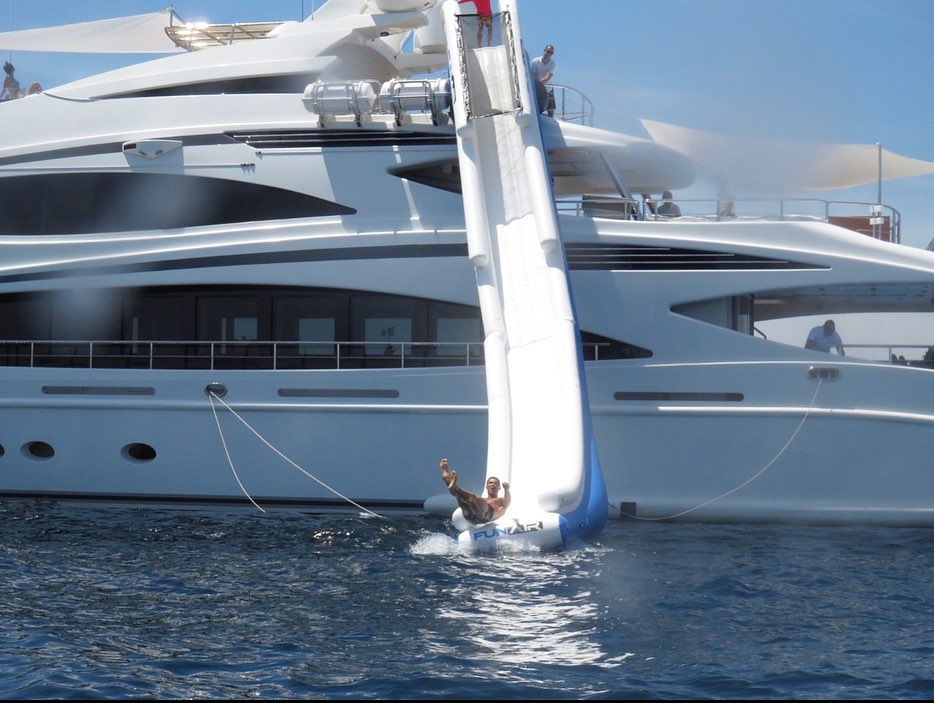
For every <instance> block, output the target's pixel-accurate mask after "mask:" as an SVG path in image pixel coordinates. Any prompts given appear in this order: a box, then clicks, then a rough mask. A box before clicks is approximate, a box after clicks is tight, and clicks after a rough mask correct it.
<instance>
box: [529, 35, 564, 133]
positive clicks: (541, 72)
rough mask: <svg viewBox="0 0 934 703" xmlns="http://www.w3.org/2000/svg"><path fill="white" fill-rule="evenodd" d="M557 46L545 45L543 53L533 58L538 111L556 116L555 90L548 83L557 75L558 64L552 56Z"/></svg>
mask: <svg viewBox="0 0 934 703" xmlns="http://www.w3.org/2000/svg"><path fill="white" fill-rule="evenodd" d="M554 54H555V48H554V47H553V46H552V45H551V44H547V45H546V46H545V49H544V51H542V55H541V56H539V57H536V58H534V59H532V63H531V66H530V68H531V71H532V78H533V79H535V97H536V98H538V111H539V112H547V113H548V116H549V117H554V116H555V91H554V90H553V89H551V88H548V87H547V85H548V83H550V82H551V79H552V78H554V77H555V71H557V70H558V64H556V63H555V60H554V59H553V58H552V57H553V56H554Z"/></svg>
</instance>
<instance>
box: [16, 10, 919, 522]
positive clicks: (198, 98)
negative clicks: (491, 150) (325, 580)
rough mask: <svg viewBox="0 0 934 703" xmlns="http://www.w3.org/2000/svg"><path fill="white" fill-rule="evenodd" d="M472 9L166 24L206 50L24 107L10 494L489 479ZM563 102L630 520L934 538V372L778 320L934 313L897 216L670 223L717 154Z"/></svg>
mask: <svg viewBox="0 0 934 703" xmlns="http://www.w3.org/2000/svg"><path fill="white" fill-rule="evenodd" d="M525 11H526V12H531V11H534V4H530V5H529V6H528V7H526V8H525ZM168 17H169V16H168V15H165V18H166V19H168ZM441 19H442V15H441V13H440V12H439V7H438V6H436V4H435V3H434V2H433V1H432V0H428V1H424V0H421V1H414V0H330V2H328V3H326V4H325V5H324V6H323V7H322V8H320V9H319V10H318V11H317V12H316V13H315V14H314V16H313V18H309V19H308V20H307V21H305V22H286V23H270V24H268V25H226V26H223V27H197V28H194V27H187V26H185V25H184V24H179V23H177V21H173V22H168V21H166V22H165V23H164V24H166V25H169V26H168V29H167V31H166V32H165V33H164V37H163V38H166V37H168V38H171V39H172V40H173V41H174V44H173V46H177V47H178V48H179V49H183V50H184V51H180V52H179V53H178V54H177V55H172V56H169V57H167V58H163V59H159V60H156V61H151V62H147V63H142V64H138V65H134V66H130V67H127V68H123V69H119V70H116V71H111V72H108V73H105V74H101V75H97V76H94V77H91V78H88V79H85V80H80V81H77V82H74V83H70V84H67V85H63V86H61V87H58V88H53V89H47V90H45V91H44V92H41V93H36V94H32V95H28V96H26V97H24V98H22V99H18V100H10V101H7V102H4V103H2V104H0V120H2V122H3V124H4V125H7V126H12V125H15V129H12V128H7V129H5V130H4V133H3V137H2V141H0V389H2V390H0V497H2V498H7V499H13V498H51V499H67V500H78V499H82V500H96V501H117V502H125V503H134V502H135V503H140V504H164V505H170V504H171V505H209V504H215V505H219V504H243V505H249V503H248V502H247V501H248V499H249V500H252V501H254V502H255V504H257V505H259V506H262V507H263V508H264V509H265V508H275V507H280V508H281V507H291V508H301V509H307V510H327V509H344V508H348V507H350V508H352V509H354V510H357V509H360V508H361V507H362V508H366V509H368V510H373V511H376V512H383V511H387V510H392V509H400V510H422V509H425V506H426V505H427V506H429V507H430V506H431V505H432V499H433V498H437V496H438V495H439V494H443V493H444V492H445V491H444V485H443V484H442V482H441V480H440V477H439V475H438V472H437V465H438V460H439V458H440V457H442V456H445V457H449V458H450V461H451V464H452V466H454V467H455V468H457V469H458V470H459V471H460V472H461V481H462V483H463V484H464V485H468V486H469V485H473V486H475V487H477V488H479V486H480V484H481V482H482V477H483V475H484V473H485V471H486V467H485V465H484V464H485V459H486V450H487V424H486V423H487V397H486V393H485V382H484V381H485V370H484V347H483V326H482V322H481V317H480V308H479V301H478V294H477V281H476V279H475V272H474V268H473V266H472V265H471V262H470V260H469V258H468V250H467V243H466V237H465V224H464V209H463V206H462V202H461V196H460V173H459V167H458V158H457V146H456V138H457V137H456V134H455V130H454V126H453V123H452V119H451V115H450V96H451V91H452V90H457V85H456V80H455V81H454V85H453V86H452V81H451V79H450V78H449V77H447V76H446V75H445V74H444V72H445V69H446V67H447V65H448V61H447V53H446V52H447V46H446V44H445V42H444V38H443V37H444V35H443V32H442V31H441V28H440V26H439V25H440V23H441ZM465 21H467V22H469V21H470V20H469V19H467V20H465ZM137 24H139V23H137ZM495 24H496V27H495V37H496V39H495V40H496V41H499V40H500V38H501V36H502V33H503V32H507V33H508V30H509V26H508V18H503V17H502V16H497V17H496V22H495ZM84 29H87V28H84ZM110 29H111V30H112V29H113V27H111V28H110ZM56 32H57V34H56V36H58V37H60V38H63V39H67V38H68V37H69V34H68V33H69V29H68V28H67V27H66V28H61V29H60V30H56ZM14 34H16V33H14ZM22 34H23V35H25V33H22ZM111 34H113V32H111ZM469 34H470V33H469V32H468V33H467V34H465V36H469ZM37 36H38V35H37V34H33V35H29V36H25V37H22V36H12V35H11V36H10V37H7V38H6V39H8V43H7V44H6V45H4V46H2V47H0V48H8V47H9V46H12V44H11V43H10V42H19V41H20V40H22V41H24V42H25V41H27V40H29V41H32V40H34V39H36V37H37ZM72 36H73V35H72ZM2 38H3V37H0V39H2ZM410 45H411V46H414V51H411V52H410V51H404V50H403V49H404V48H405V47H408V46H410ZM13 48H22V44H18V43H17V44H16V45H15V46H14V47H13ZM556 90H558V91H559V98H562V99H561V100H559V101H558V103H559V109H558V112H557V113H556V115H555V118H554V119H552V118H550V117H547V116H544V115H543V116H541V118H540V119H541V126H542V132H543V137H544V142H545V145H546V147H547V150H548V156H549V167H550V172H551V178H552V182H553V188H554V192H555V194H556V196H557V198H558V200H557V209H558V221H559V227H560V233H561V239H562V242H563V246H564V250H565V253H566V259H567V267H568V270H569V275H570V280H571V284H572V292H573V297H574V302H575V304H576V309H577V314H578V322H579V325H580V329H581V336H582V342H583V344H582V346H583V353H584V358H585V360H586V361H585V363H586V377H587V384H588V393H589V400H590V411H591V418H592V423H593V430H594V435H595V438H596V447H597V450H598V452H599V458H600V464H601V466H602V470H603V474H604V477H605V481H606V489H607V494H608V496H609V499H610V503H611V514H614V515H616V516H621V517H628V518H634V519H651V520H661V519H666V520H691V521H704V520H709V521H747V520H805V521H811V522H823V523H834V522H861V523H878V524H892V525H896V524H912V525H934V470H932V469H934V467H932V465H931V458H930V447H931V446H932V441H934V372H932V368H931V367H932V366H934V362H932V361H925V360H923V359H922V358H921V357H922V354H923V351H924V350H918V354H917V357H918V358H917V359H914V360H912V363H905V364H896V363H890V361H889V358H888V356H889V355H888V354H886V355H885V356H884V357H883V358H881V359H880V358H879V357H875V358H871V355H870V354H869V353H868V350H862V349H849V350H848V354H847V355H846V356H837V355H830V354H826V353H821V352H816V351H810V350H806V349H804V348H803V345H797V344H796V345H789V344H782V343H778V342H776V341H772V340H770V339H767V338H765V336H764V335H762V334H761V333H760V332H759V329H760V327H759V326H758V325H759V323H761V322H763V321H767V320H773V319H781V318H792V317H799V316H809V315H821V316H827V317H832V316H834V315H839V314H843V313H849V312H872V313H878V314H887V313H893V312H900V313H904V312H909V313H911V312H916V313H919V314H921V313H926V312H930V311H931V310H932V306H934V252H931V251H925V250H920V249H915V248H909V247H906V246H902V245H900V244H899V243H898V213H897V212H896V211H894V210H891V209H889V208H886V207H884V206H881V205H878V204H877V205H876V206H875V209H874V210H872V211H870V210H869V206H868V205H867V206H865V208H864V209H861V210H860V211H859V212H860V213H863V212H871V216H870V217H866V218H863V217H862V216H854V215H852V213H851V212H850V211H848V210H846V208H845V207H844V206H843V205H840V206H838V205H837V204H834V203H831V202H829V201H823V200H820V201H817V200H814V201H808V202H800V201H797V202H788V201H785V202H776V203H770V204H769V205H768V208H767V211H765V212H764V213H763V214H761V216H754V214H753V213H752V212H747V211H746V210H744V208H743V204H742V203H741V202H737V203H736V204H735V208H736V209H735V214H738V215H739V216H738V217H734V216H732V215H733V214H734V213H731V212H726V211H724V209H723V207H722V206H723V203H722V202H721V203H715V202H711V203H690V204H689V203H684V202H682V204H681V207H682V210H683V213H682V216H681V217H678V218H673V219H669V218H663V217H659V216H658V215H657V214H656V210H655V208H654V206H653V204H652V203H653V200H656V199H660V198H661V194H662V193H663V192H664V191H669V190H672V191H675V192H677V191H678V190H679V189H683V188H686V187H688V186H690V185H691V183H692V182H693V180H694V178H695V166H694V161H693V160H692V159H691V158H689V157H690V154H688V153H686V151H685V150H678V149H676V148H673V147H671V146H667V145H666V144H664V143H661V141H653V140H646V139H640V138H635V137H630V136H627V135H623V134H618V133H614V132H609V131H605V130H600V129H596V128H594V127H591V126H589V124H588V120H587V115H588V108H587V105H588V102H587V101H586V100H585V99H583V98H581V99H580V100H579V101H578V102H576V103H575V105H579V109H578V108H573V109H571V108H570V107H569V105H570V104H571V103H570V100H571V98H572V97H573V96H574V93H573V91H571V90H570V89H563V88H561V87H558V88H556ZM564 98H566V99H564ZM633 194H636V195H635V196H634V195H633ZM642 194H648V195H649V196H650V197H649V198H645V197H643V196H642ZM757 205H758V206H759V207H760V208H763V203H761V202H759V203H757ZM862 220H865V223H866V224H867V226H868V227H869V230H868V235H867V233H860V232H857V231H854V229H855V224H854V223H856V222H857V221H862ZM844 225H845V226H844ZM801 341H802V342H803V340H801ZM888 341H889V340H880V345H882V346H884V345H886V344H887V343H888ZM864 357H865V358H864ZM543 434H544V433H543ZM548 440H549V438H548V437H547V436H542V437H541V441H542V442H545V443H546V442H548Z"/></svg>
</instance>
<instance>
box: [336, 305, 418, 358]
mask: <svg viewBox="0 0 934 703" xmlns="http://www.w3.org/2000/svg"><path fill="white" fill-rule="evenodd" d="M424 319H425V304H424V303H423V302H421V301H418V300H411V299H406V298H398V299H394V298H387V297H384V296H354V297H353V298H352V299H351V304H350V321H351V332H352V335H353V339H359V340H362V341H363V342H366V345H365V347H364V355H365V356H399V355H401V354H402V346H401V345H402V344H405V343H408V342H412V341H414V340H415V339H416V338H419V339H424V338H425V334H424V327H425V325H424Z"/></svg>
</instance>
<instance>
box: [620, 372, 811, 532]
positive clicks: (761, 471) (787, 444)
mask: <svg viewBox="0 0 934 703" xmlns="http://www.w3.org/2000/svg"><path fill="white" fill-rule="evenodd" d="M822 383H823V379H820V378H819V379H818V380H817V388H815V389H814V396H813V397H812V398H811V404H810V405H808V409H807V410H805V412H804V417H802V418H801V422H799V423H798V426H797V427H796V428H795V431H794V432H792V433H791V437H789V438H788V441H787V442H785V445H784V446H783V447H782V448H781V449H779V450H778V454H776V455H775V456H774V457H772V460H771V461H770V462H769V463H767V464H766V465H765V466H763V467H762V468H761V469H759V471H758V472H756V473H755V474H753V475H752V476H750V477H749V478H748V479H746V480H745V481H743V482H742V483H741V484H739V485H738V486H736V487H735V488H731V489H730V490H728V491H726V492H725V493H721V494H720V495H718V496H716V497H714V498H711V499H710V500H705V501H704V502H703V503H700V504H698V505H695V506H694V507H693V508H688V509H687V510H682V511H681V512H680V513H673V514H672V515H665V516H662V517H640V516H638V515H630V514H629V513H624V512H623V510H622V505H620V509H619V511H618V512H619V514H620V516H621V517H625V518H630V519H632V520H643V521H647V522H653V521H662V520H674V519H675V518H679V517H683V516H685V515H688V514H690V513H693V512H694V511H695V510H700V509H701V508H704V507H706V506H708V505H710V504H711V503H716V502H717V501H718V500H720V499H721V498H726V497H727V496H728V495H731V494H732V493H736V491H738V490H740V489H741V488H744V487H746V486H748V485H749V484H750V483H752V482H753V481H755V480H756V479H757V478H759V477H760V476H761V475H762V474H764V473H765V472H766V471H767V470H768V469H769V468H770V467H771V466H772V465H773V464H774V463H775V462H776V461H778V460H779V458H780V457H781V456H782V454H784V453H785V450H787V449H788V447H790V446H791V443H792V442H793V441H794V439H795V437H797V436H798V433H799V432H800V431H801V428H802V427H804V423H805V421H806V420H807V419H808V416H809V415H810V414H811V410H812V409H813V408H814V403H815V402H816V401H817V393H818V392H819V391H820V387H821V384H822ZM610 508H614V506H613V504H612V503H611V504H610Z"/></svg>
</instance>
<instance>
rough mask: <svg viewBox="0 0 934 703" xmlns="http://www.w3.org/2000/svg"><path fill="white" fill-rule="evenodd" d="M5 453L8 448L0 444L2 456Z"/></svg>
mask: <svg viewBox="0 0 934 703" xmlns="http://www.w3.org/2000/svg"><path fill="white" fill-rule="evenodd" d="M4 454H6V449H4V448H3V445H2V444H0V456H3V455H4Z"/></svg>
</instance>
